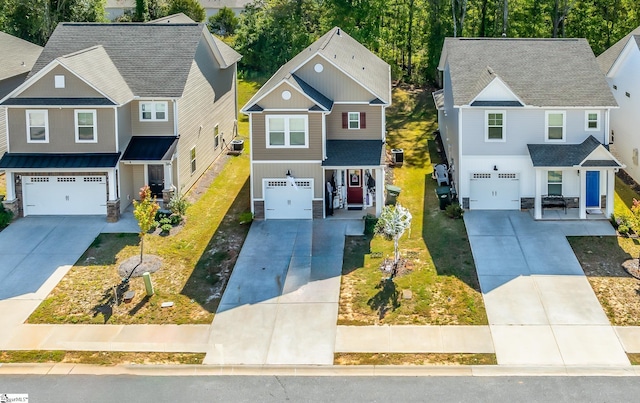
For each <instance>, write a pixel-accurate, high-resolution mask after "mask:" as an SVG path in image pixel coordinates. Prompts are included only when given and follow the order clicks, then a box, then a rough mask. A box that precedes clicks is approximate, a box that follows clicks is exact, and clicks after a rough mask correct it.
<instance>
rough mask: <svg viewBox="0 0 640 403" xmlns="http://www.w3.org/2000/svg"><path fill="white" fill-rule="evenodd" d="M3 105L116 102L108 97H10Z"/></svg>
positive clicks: (108, 103)
mask: <svg viewBox="0 0 640 403" xmlns="http://www.w3.org/2000/svg"><path fill="white" fill-rule="evenodd" d="M2 105H24V106H45V105H56V106H102V105H105V106H107V105H109V106H111V105H116V104H114V103H113V102H112V101H110V100H108V99H107V98H9V99H7V100H6V101H4V102H3V103H2Z"/></svg>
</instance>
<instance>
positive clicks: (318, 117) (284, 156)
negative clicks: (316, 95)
mask: <svg viewBox="0 0 640 403" xmlns="http://www.w3.org/2000/svg"><path fill="white" fill-rule="evenodd" d="M273 115H307V116H308V117H309V121H308V124H309V147H307V148H289V147H284V148H267V140H266V125H265V116H273ZM251 122H252V128H251V129H252V130H251V136H252V138H251V150H252V152H253V160H254V161H261V160H262V161H286V160H289V161H296V160H303V161H304V160H317V161H319V160H322V114H321V113H300V112H290V113H285V112H264V113H254V114H252V115H251Z"/></svg>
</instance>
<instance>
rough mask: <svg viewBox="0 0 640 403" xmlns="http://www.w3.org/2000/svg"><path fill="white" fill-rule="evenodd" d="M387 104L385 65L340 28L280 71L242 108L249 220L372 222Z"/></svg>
mask: <svg viewBox="0 0 640 403" xmlns="http://www.w3.org/2000/svg"><path fill="white" fill-rule="evenodd" d="M390 104H391V75H390V68H389V65H388V64H387V63H385V62H384V61H382V60H380V59H379V58H378V57H377V56H375V55H374V54H373V53H371V52H370V51H369V50H367V49H366V48H365V47H364V46H362V45H361V44H360V43H358V42H357V41H355V40H354V39H353V38H351V37H350V36H349V35H347V34H346V33H345V32H344V31H342V30H341V29H340V28H337V27H336V28H333V29H332V30H331V31H329V32H327V33H326V34H325V35H324V36H323V37H322V38H320V39H318V40H317V41H316V42H314V43H313V44H311V45H310V46H309V47H308V48H306V49H305V50H303V51H302V52H300V54H298V55H297V56H295V57H294V58H293V59H291V60H290V61H289V62H287V63H286V64H285V65H284V66H282V67H281V68H280V69H279V70H278V71H277V72H276V73H275V74H274V75H273V77H271V78H270V79H269V81H267V82H266V83H265V85H264V86H262V88H261V89H260V90H259V91H258V92H257V93H256V95H255V96H254V97H253V98H252V99H251V100H250V101H249V102H248V103H247V104H246V105H245V106H244V107H243V109H242V111H243V112H244V113H246V114H247V115H249V121H250V130H251V133H250V135H251V199H252V202H251V206H252V211H253V213H254V215H255V217H256V218H258V219H311V218H326V217H327V216H335V217H336V218H339V217H345V218H346V217H353V216H354V215H356V216H358V215H359V216H362V215H363V214H365V213H371V214H375V215H376V216H378V215H379V214H380V212H381V210H382V206H383V204H384V164H385V110H386V108H387V107H388V106H389V105H390ZM348 210H356V211H359V212H353V213H351V212H348Z"/></svg>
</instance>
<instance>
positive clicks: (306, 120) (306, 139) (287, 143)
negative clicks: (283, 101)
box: [264, 115, 309, 148]
mask: <svg viewBox="0 0 640 403" xmlns="http://www.w3.org/2000/svg"><path fill="white" fill-rule="evenodd" d="M274 117H275V118H284V145H282V146H272V145H271V144H269V119H270V118H274ZM291 118H296V119H299V118H303V119H304V145H303V146H292V145H290V140H291V137H290V132H289V120H290V119H291ZM264 119H265V128H266V132H265V143H266V146H267V148H309V116H307V115H266V116H265V117H264Z"/></svg>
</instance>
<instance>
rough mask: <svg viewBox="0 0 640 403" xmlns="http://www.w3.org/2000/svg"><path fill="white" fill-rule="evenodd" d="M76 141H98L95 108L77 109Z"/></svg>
mask: <svg viewBox="0 0 640 403" xmlns="http://www.w3.org/2000/svg"><path fill="white" fill-rule="evenodd" d="M75 117H76V119H75V120H76V142H77V143H97V142H98V133H97V125H96V121H97V119H96V111H95V110H76V111H75Z"/></svg>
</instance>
